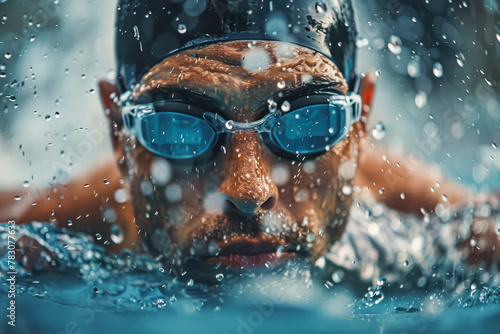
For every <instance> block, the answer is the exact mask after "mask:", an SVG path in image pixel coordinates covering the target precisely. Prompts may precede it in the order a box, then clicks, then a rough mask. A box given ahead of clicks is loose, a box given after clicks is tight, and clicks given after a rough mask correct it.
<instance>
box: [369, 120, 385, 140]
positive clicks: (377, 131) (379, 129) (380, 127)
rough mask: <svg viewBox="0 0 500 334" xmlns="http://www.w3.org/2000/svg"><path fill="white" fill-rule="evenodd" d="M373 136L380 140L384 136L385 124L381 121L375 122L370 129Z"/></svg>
mask: <svg viewBox="0 0 500 334" xmlns="http://www.w3.org/2000/svg"><path fill="white" fill-rule="evenodd" d="M372 135H373V138H375V139H376V140H381V139H382V138H384V137H385V125H384V124H383V123H382V122H378V123H377V124H375V126H374V127H373V130H372Z"/></svg>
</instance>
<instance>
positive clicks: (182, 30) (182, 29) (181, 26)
mask: <svg viewBox="0 0 500 334" xmlns="http://www.w3.org/2000/svg"><path fill="white" fill-rule="evenodd" d="M186 31H187V27H186V25H185V24H182V23H181V24H179V25H178V26H177V32H178V33H179V34H185V33H186Z"/></svg>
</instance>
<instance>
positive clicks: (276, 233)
mask: <svg viewBox="0 0 500 334" xmlns="http://www.w3.org/2000/svg"><path fill="white" fill-rule="evenodd" d="M324 83H328V84H329V86H330V87H332V88H337V89H338V90H339V91H340V92H343V93H344V94H345V93H346V90H347V85H346V82H345V80H344V78H343V77H342V74H341V73H340V72H339V71H338V70H337V68H336V66H335V65H334V64H333V63H332V62H330V61H329V60H328V59H326V58H325V57H323V56H322V55H319V54H318V53H317V52H313V51H310V50H308V49H306V48H301V47H297V46H294V45H292V44H289V43H285V42H263V41H262V42H241V41H239V42H228V43H224V44H215V45H210V46H207V47H205V48H202V49H196V50H189V51H184V52H182V53H180V54H177V55H175V56H172V57H169V58H167V59H165V60H164V61H163V62H162V63H160V64H158V65H156V66H154V67H153V68H152V69H151V70H150V72H149V73H148V74H146V75H145V76H144V77H143V78H142V80H141V83H140V85H138V86H137V88H136V89H135V90H134V92H133V99H134V101H135V102H136V103H143V102H151V101H156V100H165V99H169V98H172V97H174V98H181V99H184V100H185V103H187V104H192V105H195V106H196V107H202V108H205V109H207V110H208V111H211V112H216V113H218V114H220V115H221V116H223V117H224V118H225V119H227V120H229V119H231V120H234V121H237V122H252V121H256V120H259V119H261V118H262V117H263V116H264V115H265V114H266V113H268V112H269V111H268V108H269V103H270V101H269V99H270V98H271V97H273V98H274V101H276V103H277V107H278V108H282V109H283V110H284V111H287V108H286V105H287V102H285V101H288V102H291V101H292V100H293V99H295V98H297V96H298V95H304V94H306V95H307V94H308V93H307V92H308V91H309V90H311V89H312V90H313V91H314V88H311V87H315V86H318V84H324ZM311 93H312V91H311ZM271 104H272V103H271ZM283 105H284V106H285V107H283ZM291 111H293V110H291ZM361 137H362V131H361V126H360V124H359V122H357V123H355V124H354V125H353V126H352V128H351V129H350V133H349V136H348V137H347V139H345V140H343V141H342V142H340V143H338V144H337V145H335V146H334V147H331V148H330V149H329V151H326V152H325V153H324V154H322V155H319V156H317V157H314V158H309V159H298V160H297V159H289V158H283V157H281V156H279V155H277V154H275V153H273V151H271V150H270V149H269V147H267V146H266V144H265V143H264V142H263V140H262V138H261V137H260V135H259V134H257V133H254V132H241V133H235V134H232V135H231V136H230V138H229V140H228V141H227V142H223V143H221V144H220V145H218V146H217V147H215V149H214V153H213V155H211V157H210V158H209V159H208V160H207V159H205V160H203V161H191V162H187V163H186V162H185V161H183V162H178V161H175V160H166V159H164V158H161V157H159V156H156V155H154V154H153V153H151V152H149V151H148V150H147V149H146V148H144V147H143V146H141V144H140V143H139V142H138V141H137V140H136V139H135V138H134V137H133V136H130V135H129V134H128V133H127V132H126V131H123V132H122V134H121V142H122V143H123V146H122V148H123V150H124V152H125V161H126V164H127V167H128V175H127V177H128V179H129V180H130V188H131V193H132V199H133V204H134V209H135V217H136V224H137V225H138V226H139V228H140V229H141V231H140V233H141V234H142V235H143V236H144V240H145V241H146V244H147V245H148V246H149V248H150V251H151V252H153V253H154V254H156V255H162V256H163V262H164V263H165V265H166V266H167V267H168V269H172V273H174V274H175V275H183V276H184V275H185V273H184V272H185V271H187V272H188V273H187V274H188V275H187V276H190V274H191V272H190V271H198V272H199V271H204V272H206V273H211V269H210V268H216V269H217V272H220V270H222V269H225V268H229V269H232V270H241V269H251V268H255V267H264V268H266V267H271V266H273V265H275V264H278V263H280V262H283V261H286V260H290V259H294V258H308V259H310V260H311V261H312V262H314V261H316V260H317V259H318V258H319V257H320V256H321V255H323V254H324V253H325V251H326V248H327V247H328V246H329V245H331V244H333V243H334V242H335V241H336V240H337V239H338V238H339V237H340V236H341V234H342V232H343V231H344V229H345V223H346V221H347V217H348V214H349V207H350V205H351V193H352V181H353V178H354V171H355V167H356V162H357V157H358V152H359V145H360V140H361Z"/></svg>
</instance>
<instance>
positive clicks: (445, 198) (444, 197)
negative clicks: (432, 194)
mask: <svg viewBox="0 0 500 334" xmlns="http://www.w3.org/2000/svg"><path fill="white" fill-rule="evenodd" d="M442 198H443V201H445V202H448V196H446V195H445V194H443V196H442Z"/></svg>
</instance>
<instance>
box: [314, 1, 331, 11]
mask: <svg viewBox="0 0 500 334" xmlns="http://www.w3.org/2000/svg"><path fill="white" fill-rule="evenodd" d="M315 8H316V13H318V14H325V13H326V10H327V9H328V7H327V5H326V3H324V2H323V1H322V0H318V1H316V6H315Z"/></svg>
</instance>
